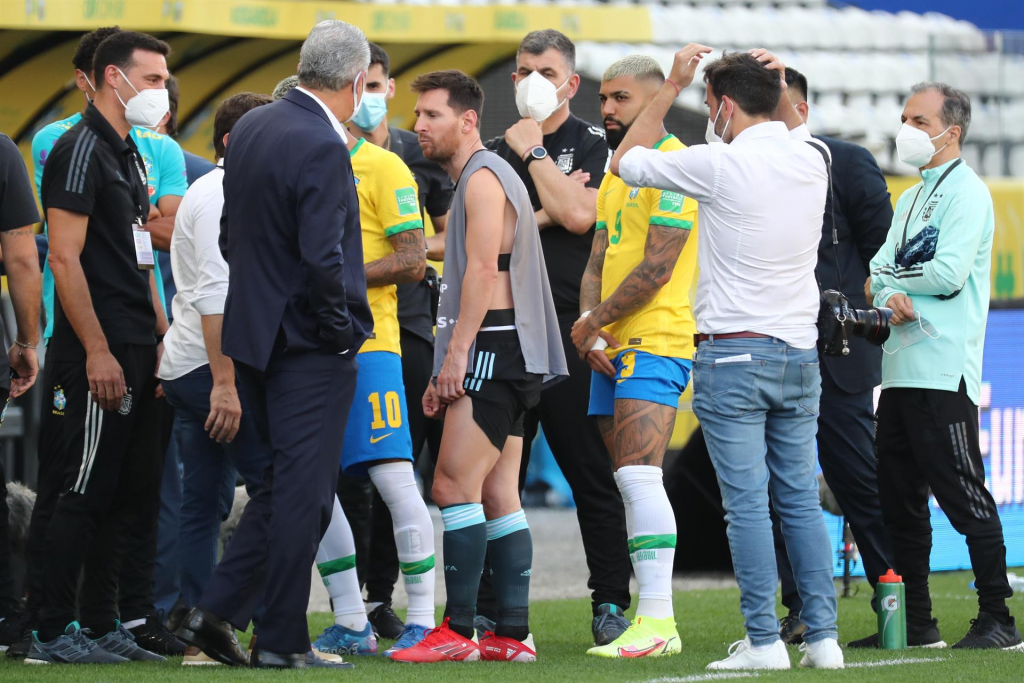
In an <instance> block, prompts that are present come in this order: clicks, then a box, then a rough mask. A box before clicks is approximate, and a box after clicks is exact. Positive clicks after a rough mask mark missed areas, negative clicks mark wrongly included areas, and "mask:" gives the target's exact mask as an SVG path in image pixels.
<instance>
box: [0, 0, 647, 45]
mask: <svg viewBox="0 0 1024 683" xmlns="http://www.w3.org/2000/svg"><path fill="white" fill-rule="evenodd" d="M324 19H342V20H344V21H347V22H349V23H351V24H355V25H356V26H359V27H360V28H361V29H363V31H364V32H365V33H366V35H367V37H368V38H370V40H373V41H377V42H381V41H393V42H414V43H486V42H494V41H506V42H514V43H518V42H519V41H520V40H521V39H522V37H523V35H524V34H526V33H528V32H529V31H533V30H535V29H543V28H556V29H558V30H560V31H562V32H563V33H565V34H566V35H567V36H569V37H570V38H572V39H574V40H593V41H616V42H626V43H641V42H650V40H651V21H650V15H649V13H648V12H647V8H646V7H642V6H632V7H631V6H615V7H612V6H608V5H604V6H594V7H573V6H564V7H563V6H536V5H492V6H475V7H470V6H465V7H464V6H459V5H454V6H411V5H397V4H396V5H375V4H369V3H351V2H283V1H281V0H0V27H3V28H10V29H36V30H89V29H92V28H97V27H99V26H109V25H111V24H119V25H120V26H122V27H124V28H131V29H135V30H139V31H184V32H192V33H215V34H218V35H239V36H250V37H261V38H291V39H296V38H304V37H305V36H306V34H307V33H309V29H310V28H311V27H312V26H313V25H314V24H316V23H317V22H319V21H322V20H324Z"/></svg>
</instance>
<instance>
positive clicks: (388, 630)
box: [366, 605, 405, 640]
mask: <svg viewBox="0 0 1024 683" xmlns="http://www.w3.org/2000/svg"><path fill="white" fill-rule="evenodd" d="M366 618H367V619H369V620H370V626H372V627H373V632H374V633H376V634H377V635H378V636H379V637H381V638H389V639H391V640H397V639H398V638H399V637H401V635H402V631H404V630H405V624H403V623H402V620H401V619H399V618H398V615H397V614H395V610H393V609H391V605H377V606H376V607H375V608H373V610H372V611H371V612H370V613H369V614H367V615H366Z"/></svg>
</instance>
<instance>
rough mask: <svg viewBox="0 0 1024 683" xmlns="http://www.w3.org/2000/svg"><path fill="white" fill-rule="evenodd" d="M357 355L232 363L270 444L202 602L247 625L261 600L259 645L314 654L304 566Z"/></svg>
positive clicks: (324, 506)
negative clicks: (262, 367)
mask: <svg viewBox="0 0 1024 683" xmlns="http://www.w3.org/2000/svg"><path fill="white" fill-rule="evenodd" d="M358 367H359V364H358V363H357V362H356V360H355V359H354V358H350V357H347V356H342V355H335V354H327V353H320V352H309V353H287V352H284V353H276V352H275V353H274V354H273V355H272V356H271V358H270V362H269V364H268V365H267V369H266V371H265V372H259V371H257V370H255V369H254V368H252V367H249V366H246V365H244V364H242V363H237V362H236V363H235V369H236V375H237V376H238V379H239V381H240V382H241V384H242V386H243V388H244V389H245V391H246V393H247V394H248V395H249V396H250V397H251V399H252V412H253V420H254V421H255V422H256V425H257V428H258V429H259V430H260V433H261V436H262V438H263V440H264V441H265V442H266V443H267V444H269V448H268V449H260V450H259V451H258V452H255V453H253V454H252V456H251V457H258V458H263V459H264V460H266V461H267V462H266V467H265V469H264V474H263V486H262V487H261V489H260V491H259V493H258V494H257V495H256V496H254V497H253V498H252V499H251V500H250V501H249V504H248V505H246V508H245V512H244V513H243V514H242V519H241V521H240V522H239V525H238V530H237V531H236V532H235V535H234V537H233V538H232V540H231V543H230V544H229V545H228V548H227V550H226V552H225V553H224V557H223V558H222V559H221V562H220V564H219V565H217V568H216V569H215V570H214V573H213V577H212V578H211V579H210V583H209V584H208V586H207V588H206V591H205V592H204V593H203V596H202V598H201V599H200V600H199V606H200V607H204V608H206V609H207V610H209V611H210V612H212V613H213V614H215V615H217V616H219V617H221V618H223V619H227V620H229V621H230V622H231V623H232V624H233V625H234V626H235V628H237V629H239V630H245V629H246V628H247V627H248V625H249V622H250V621H251V619H252V616H253V612H254V610H255V609H256V607H257V605H259V604H260V602H261V599H260V598H262V604H263V605H264V606H265V611H264V613H263V615H262V617H261V619H260V649H261V650H267V651H270V652H275V653H280V654H290V653H295V654H301V653H305V652H309V651H310V639H309V628H308V626H307V623H306V607H307V605H308V604H309V591H310V569H311V567H312V566H313V561H314V559H315V557H316V551H317V547H318V546H319V545H320V539H321V538H322V537H323V534H324V532H325V531H326V530H327V526H328V524H330V521H331V511H332V509H333V498H334V494H335V486H336V484H337V475H338V444H340V443H342V442H343V441H344V438H345V425H346V423H347V421H348V413H349V409H350V408H351V407H352V400H353V397H354V394H355V386H356V371H357V370H358Z"/></svg>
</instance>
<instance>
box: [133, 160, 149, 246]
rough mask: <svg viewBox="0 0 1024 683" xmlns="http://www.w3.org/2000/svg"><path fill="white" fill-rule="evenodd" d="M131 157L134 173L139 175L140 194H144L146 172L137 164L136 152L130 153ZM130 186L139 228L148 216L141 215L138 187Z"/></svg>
mask: <svg viewBox="0 0 1024 683" xmlns="http://www.w3.org/2000/svg"><path fill="white" fill-rule="evenodd" d="M131 157H132V163H133V164H134V165H135V171H136V172H137V173H138V174H139V182H140V183H141V184H142V185H141V188H142V192H145V191H146V186H147V184H148V181H147V179H146V170H145V168H144V167H143V166H142V165H141V164H139V155H138V153H137V152H135V151H132V152H131ZM131 186H132V190H133V193H134V195H135V215H136V219H135V222H136V223H137V224H138V225H139V226H140V227H141V226H142V224H143V221H144V220H145V219H146V218H147V217H148V216H144V215H142V200H141V199H140V197H141V195H140V194H139V186H137V185H135V183H131Z"/></svg>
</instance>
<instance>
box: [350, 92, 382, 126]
mask: <svg viewBox="0 0 1024 683" xmlns="http://www.w3.org/2000/svg"><path fill="white" fill-rule="evenodd" d="M387 113H388V100H387V94H385V93H382V92H368V93H365V94H364V95H363V101H362V102H360V104H359V111H357V112H356V115H355V116H353V117H352V123H354V124H356V127H358V128H359V130H361V131H363V132H365V133H369V132H371V131H374V130H377V126H379V125H380V122H381V121H383V120H384V117H385V116H387Z"/></svg>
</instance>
